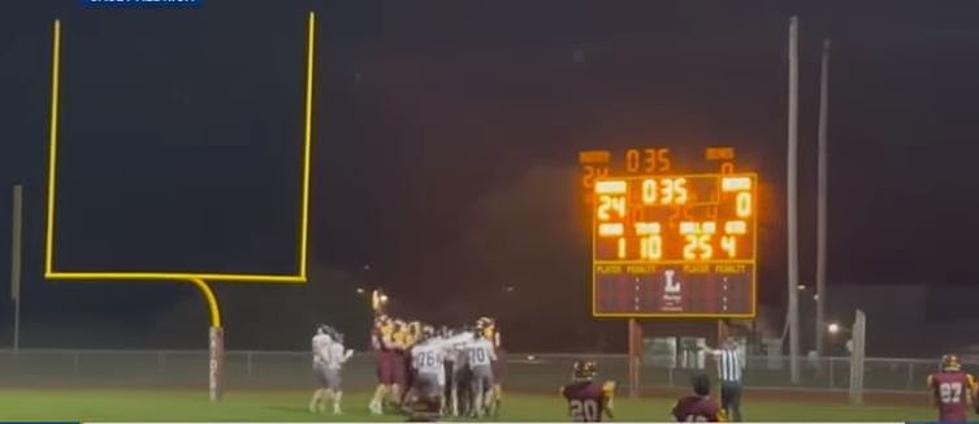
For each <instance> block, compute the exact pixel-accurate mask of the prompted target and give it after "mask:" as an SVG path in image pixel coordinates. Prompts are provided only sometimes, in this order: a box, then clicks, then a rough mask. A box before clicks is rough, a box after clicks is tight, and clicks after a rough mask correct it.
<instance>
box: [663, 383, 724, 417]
mask: <svg viewBox="0 0 979 424" xmlns="http://www.w3.org/2000/svg"><path fill="white" fill-rule="evenodd" d="M692 383H693V394H692V395H689V396H684V397H682V398H680V400H678V401H677V402H676V404H675V405H673V411H672V415H673V419H674V420H676V421H678V422H688V423H689V422H720V421H726V418H725V416H724V413H723V412H722V411H721V409H720V407H718V406H717V403H715V402H714V401H713V400H711V398H710V378H709V377H707V375H706V374H697V375H694V376H693V381H692Z"/></svg>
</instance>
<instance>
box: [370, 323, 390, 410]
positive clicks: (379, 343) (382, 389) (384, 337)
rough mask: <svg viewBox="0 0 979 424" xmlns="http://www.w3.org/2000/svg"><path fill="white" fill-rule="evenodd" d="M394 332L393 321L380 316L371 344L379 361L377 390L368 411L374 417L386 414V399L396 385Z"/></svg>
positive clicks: (375, 324) (375, 325)
mask: <svg viewBox="0 0 979 424" xmlns="http://www.w3.org/2000/svg"><path fill="white" fill-rule="evenodd" d="M393 332H394V326H393V325H392V323H391V319H390V318H388V316H387V315H380V316H378V317H377V319H376V320H375V323H374V330H373V331H372V334H371V344H372V345H373V347H374V351H375V353H376V360H377V388H376V389H375V390H374V397H373V398H371V401H370V404H369V405H368V409H369V410H370V412H371V414H374V415H380V414H383V413H384V399H385V398H387V396H388V395H389V394H390V393H391V385H392V384H393V383H394V375H393V373H392V369H391V368H392V362H393V360H392V352H391V347H390V344H391V342H392V341H391V337H392V333H393Z"/></svg>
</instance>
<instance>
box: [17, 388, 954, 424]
mask: <svg viewBox="0 0 979 424" xmlns="http://www.w3.org/2000/svg"><path fill="white" fill-rule="evenodd" d="M309 395H310V393H307V392H299V391H235V392H230V393H227V394H226V396H225V399H224V400H223V401H222V402H220V403H217V404H212V403H210V402H208V400H207V393H206V392H204V391H177V390H146V389H135V390H86V389H79V390H64V389H36V390H35V389H29V390H28V389H0V420H8V421H9V420H77V421H337V420H343V421H404V418H403V417H401V416H396V415H391V416H382V417H374V416H370V415H368V413H367V408H366V404H367V400H368V395H367V394H366V393H353V394H347V395H346V396H345V399H344V406H345V412H346V414H344V415H342V416H339V417H336V416H334V415H313V414H310V413H309V412H307V411H306V406H307V403H308V401H309ZM672 404H673V399H666V398H649V399H642V400H629V399H616V400H615V409H616V411H615V412H616V417H615V421H666V420H667V413H668V411H669V408H670V407H671V406H672ZM566 410H567V406H566V404H565V402H564V401H563V400H561V399H559V398H558V397H557V395H556V393H555V396H546V395H539V394H538V395H530V394H514V393H507V394H506V398H505V403H504V406H503V411H502V413H501V415H500V417H499V420H501V421H563V420H566V415H565V411H566ZM742 410H743V413H744V418H745V419H746V420H750V421H906V420H911V419H916V420H930V419H934V418H935V412H934V410H933V409H932V408H930V407H928V406H927V405H925V404H906V405H897V404H868V405H862V406H851V405H847V404H843V403H821V402H815V401H813V402H797V401H796V402H785V401H769V400H752V399H750V397H749V398H747V399H746V400H745V404H744V405H743V406H742Z"/></svg>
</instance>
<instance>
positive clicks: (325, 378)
mask: <svg viewBox="0 0 979 424" xmlns="http://www.w3.org/2000/svg"><path fill="white" fill-rule="evenodd" d="M312 349H313V373H314V375H315V376H316V379H317V381H318V382H319V385H320V387H319V388H318V389H316V391H314V392H313V399H312V400H310V402H309V412H312V413H317V412H325V411H326V403H327V402H329V401H330V400H332V401H333V413H334V414H341V413H342V410H341V409H340V401H341V399H342V398H343V390H342V389H341V377H340V370H341V369H342V368H343V364H344V363H345V362H347V360H348V359H350V357H351V356H353V353H354V352H353V350H350V349H347V350H345V349H344V347H343V335H342V334H340V333H338V332H337V331H336V330H334V329H332V328H330V327H328V326H325V325H321V326H319V328H318V329H317V330H316V335H314V336H313V340H312Z"/></svg>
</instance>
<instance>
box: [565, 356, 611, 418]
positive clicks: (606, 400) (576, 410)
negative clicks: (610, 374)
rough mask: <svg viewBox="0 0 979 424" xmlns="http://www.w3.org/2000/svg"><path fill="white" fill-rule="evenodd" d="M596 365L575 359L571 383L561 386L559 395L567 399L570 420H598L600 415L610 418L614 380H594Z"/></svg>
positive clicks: (596, 370)
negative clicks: (603, 381) (602, 382)
mask: <svg viewBox="0 0 979 424" xmlns="http://www.w3.org/2000/svg"><path fill="white" fill-rule="evenodd" d="M597 374H598V365H596V364H595V363H594V362H592V361H575V363H574V374H573V375H572V379H573V380H574V381H573V382H572V383H571V384H568V385H567V386H564V387H562V388H561V396H564V398H565V399H566V400H567V401H568V409H569V413H570V415H571V421H575V422H600V421H602V416H603V415H604V416H607V417H608V418H609V419H611V418H612V395H613V393H614V392H615V382H613V381H607V382H605V384H599V383H597V382H595V381H594V379H595V376H596V375H597Z"/></svg>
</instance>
